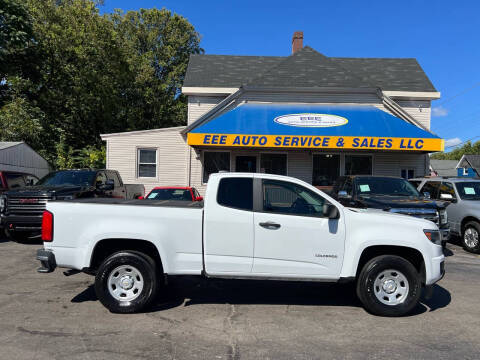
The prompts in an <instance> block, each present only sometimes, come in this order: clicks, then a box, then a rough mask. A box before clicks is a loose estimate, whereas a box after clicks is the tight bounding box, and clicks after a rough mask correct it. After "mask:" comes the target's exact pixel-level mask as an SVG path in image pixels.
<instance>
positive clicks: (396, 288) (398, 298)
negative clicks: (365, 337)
mask: <svg viewBox="0 0 480 360" xmlns="http://www.w3.org/2000/svg"><path fill="white" fill-rule="evenodd" d="M421 290H422V284H421V279H420V274H419V273H418V272H417V270H416V269H415V267H414V266H413V265H412V264H411V263H410V262H409V261H408V260H406V259H404V258H402V257H400V256H394V255H382V256H378V257H375V258H373V259H371V260H370V261H369V262H367V263H366V264H365V266H364V267H363V269H362V271H361V272H360V275H359V277H358V279H357V295H358V297H359V299H360V301H361V302H362V303H363V306H364V307H365V309H366V310H367V311H369V312H371V313H372V314H375V315H381V316H402V315H405V314H407V313H409V312H410V311H411V310H412V309H413V308H414V307H415V306H416V305H417V304H418V302H419V299H420V295H421Z"/></svg>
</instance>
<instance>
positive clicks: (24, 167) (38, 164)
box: [0, 141, 49, 178]
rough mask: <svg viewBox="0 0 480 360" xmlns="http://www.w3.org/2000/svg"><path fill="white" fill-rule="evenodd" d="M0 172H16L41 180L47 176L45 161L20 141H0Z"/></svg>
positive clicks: (47, 170) (46, 163)
mask: <svg viewBox="0 0 480 360" xmlns="http://www.w3.org/2000/svg"><path fill="white" fill-rule="evenodd" d="M0 171H18V172H22V173H27V174H32V175H35V176H37V177H38V178H41V177H43V176H45V175H47V174H48V172H49V166H48V162H47V160H45V159H44V158H43V157H41V156H40V155H39V154H38V153H37V152H35V151H34V150H33V149H32V148H31V147H30V146H28V145H27V144H25V143H24V142H22V141H17V142H14V141H0Z"/></svg>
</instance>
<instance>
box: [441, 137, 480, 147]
mask: <svg viewBox="0 0 480 360" xmlns="http://www.w3.org/2000/svg"><path fill="white" fill-rule="evenodd" d="M476 138H480V135H477V136H474V137H473V138H470V139H468V140H465V141H462V142H461V143H459V144H456V145H451V146H446V147H445V149H450V148H452V147H457V146H460V145H464V144H466V143H467V142H469V141H472V140H473V139H476Z"/></svg>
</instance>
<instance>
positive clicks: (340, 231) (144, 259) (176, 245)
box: [37, 173, 444, 316]
mask: <svg viewBox="0 0 480 360" xmlns="http://www.w3.org/2000/svg"><path fill="white" fill-rule="evenodd" d="M42 238H43V241H44V248H43V249H40V250H38V253H37V259H38V260H40V261H41V264H42V266H41V267H40V268H39V269H38V271H39V272H51V271H53V270H54V269H55V268H56V267H57V266H58V267H63V268H69V269H72V270H70V271H71V272H75V271H84V272H86V273H89V274H95V291H96V294H97V296H98V298H99V299H100V301H101V302H102V304H103V305H104V306H106V307H107V308H108V309H109V310H110V311H112V312H120V313H129V312H136V311H139V310H141V309H143V308H145V307H146V306H147V305H148V304H150V303H151V302H152V301H153V300H154V298H155V295H156V293H157V290H158V289H159V288H160V285H161V283H162V282H163V281H164V280H165V279H166V277H167V276H170V275H198V276H205V277H212V278H242V279H270V280H292V281H324V282H344V281H356V289H357V295H358V297H359V299H360V300H361V302H362V303H363V305H364V307H365V308H366V309H367V310H368V311H370V312H371V313H374V314H378V315H384V316H401V315H404V314H406V313H408V312H409V311H411V310H412V309H413V308H414V307H415V306H416V305H417V303H418V301H419V298H420V295H421V291H422V288H423V287H427V288H430V289H431V287H430V286H431V285H432V284H434V283H435V282H437V281H438V280H440V279H441V278H442V277H443V275H444V256H443V252H442V247H441V241H442V239H441V235H440V233H439V231H438V228H437V226H436V225H435V224H434V223H432V222H430V221H427V220H423V219H418V218H413V217H408V216H404V215H399V214H391V213H387V212H382V211H378V210H377V211H375V210H373V211H372V210H359V209H351V208H346V207H344V206H342V205H341V204H340V203H338V202H337V201H335V200H334V199H332V198H331V197H329V196H328V195H326V194H324V193H323V192H321V191H320V190H318V189H316V188H315V187H313V186H311V185H309V184H307V183H305V182H303V181H300V180H298V179H294V178H290V177H285V176H277V175H268V174H251V173H248V174H246V173H221V174H213V175H211V176H210V179H209V182H208V187H207V191H206V197H205V201H204V203H201V202H200V203H199V202H196V203H195V202H192V203H190V202H174V201H145V200H117V199H86V200H83V201H82V200H76V201H68V202H49V203H48V204H47V210H46V211H45V213H44V216H43V223H42ZM162 289H163V290H162V291H166V290H165V289H168V288H164V287H162Z"/></svg>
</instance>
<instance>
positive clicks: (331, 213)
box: [323, 204, 340, 219]
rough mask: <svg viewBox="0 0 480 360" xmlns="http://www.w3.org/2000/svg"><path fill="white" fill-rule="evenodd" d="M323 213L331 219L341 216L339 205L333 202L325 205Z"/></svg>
mask: <svg viewBox="0 0 480 360" xmlns="http://www.w3.org/2000/svg"><path fill="white" fill-rule="evenodd" d="M323 215H324V216H325V217H327V218H329V219H338V218H339V217H340V213H339V212H338V209H337V207H336V206H334V205H332V204H324V205H323Z"/></svg>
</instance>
